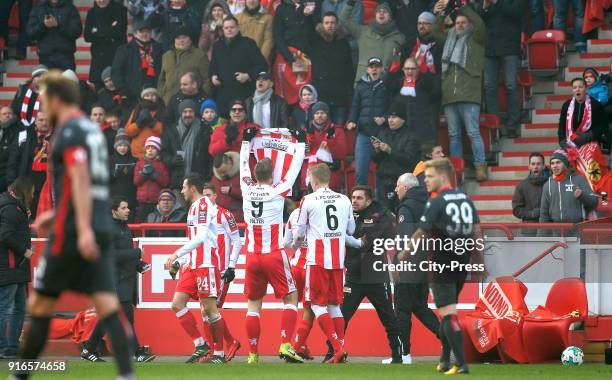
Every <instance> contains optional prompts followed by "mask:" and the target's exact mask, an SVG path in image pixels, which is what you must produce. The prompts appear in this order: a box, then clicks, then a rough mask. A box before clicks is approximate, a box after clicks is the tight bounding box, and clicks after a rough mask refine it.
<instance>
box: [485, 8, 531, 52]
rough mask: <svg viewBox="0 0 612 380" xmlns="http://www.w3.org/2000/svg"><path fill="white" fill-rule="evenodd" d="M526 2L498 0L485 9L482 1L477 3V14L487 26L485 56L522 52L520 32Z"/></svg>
mask: <svg viewBox="0 0 612 380" xmlns="http://www.w3.org/2000/svg"><path fill="white" fill-rule="evenodd" d="M526 4H527V2H526V1H525V0H498V1H497V3H496V4H493V3H491V4H490V5H489V7H488V8H487V9H486V10H485V9H483V8H482V2H481V3H480V4H479V7H478V9H479V14H480V16H481V17H482V19H483V20H484V22H485V25H486V26H487V44H486V47H485V55H486V56H487V57H502V56H505V55H518V56H520V55H521V54H522V49H521V32H522V28H523V23H522V21H523V16H524V15H525V9H526Z"/></svg>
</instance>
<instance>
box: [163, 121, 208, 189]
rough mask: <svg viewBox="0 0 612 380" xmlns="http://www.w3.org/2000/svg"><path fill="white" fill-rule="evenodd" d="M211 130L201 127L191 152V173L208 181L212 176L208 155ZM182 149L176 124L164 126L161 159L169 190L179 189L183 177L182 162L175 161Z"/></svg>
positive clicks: (183, 168)
mask: <svg viewBox="0 0 612 380" xmlns="http://www.w3.org/2000/svg"><path fill="white" fill-rule="evenodd" d="M211 133H212V132H211V130H210V128H209V127H207V126H205V125H202V126H201V127H200V131H199V132H198V135H197V136H196V138H195V145H194V147H193V152H192V161H191V172H192V173H198V174H200V175H202V176H203V177H204V179H205V180H207V181H208V180H209V179H210V177H211V176H212V158H211V156H210V154H209V153H208V146H209V145H210V135H211ZM179 150H183V149H182V143H181V137H180V135H179V132H178V129H177V128H176V124H173V125H170V126H165V127H164V133H163V135H162V150H161V159H162V161H163V162H164V165H166V167H167V168H168V171H169V172H170V188H171V189H180V188H181V186H182V184H183V178H184V177H185V165H184V161H177V159H176V157H177V153H176V152H178V151H179Z"/></svg>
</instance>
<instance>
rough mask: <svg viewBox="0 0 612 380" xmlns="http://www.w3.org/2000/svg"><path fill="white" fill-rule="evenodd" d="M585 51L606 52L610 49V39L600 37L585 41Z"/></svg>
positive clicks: (611, 40)
mask: <svg viewBox="0 0 612 380" xmlns="http://www.w3.org/2000/svg"><path fill="white" fill-rule="evenodd" d="M587 51H588V52H589V53H608V52H611V51H612V39H610V38H600V39H597V40H588V41H587Z"/></svg>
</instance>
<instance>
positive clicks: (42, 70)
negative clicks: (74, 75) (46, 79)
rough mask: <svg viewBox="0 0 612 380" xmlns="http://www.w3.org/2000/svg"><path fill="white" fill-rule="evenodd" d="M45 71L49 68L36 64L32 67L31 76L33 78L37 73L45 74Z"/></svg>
mask: <svg viewBox="0 0 612 380" xmlns="http://www.w3.org/2000/svg"><path fill="white" fill-rule="evenodd" d="M47 71H49V69H47V66H45V65H38V66H36V67H35V68H34V71H32V78H35V77H37V76H39V75H43V74H45V73H46V72H47Z"/></svg>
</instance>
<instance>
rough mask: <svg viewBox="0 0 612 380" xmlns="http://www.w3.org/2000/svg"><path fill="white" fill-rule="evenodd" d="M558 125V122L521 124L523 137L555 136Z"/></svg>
mask: <svg viewBox="0 0 612 380" xmlns="http://www.w3.org/2000/svg"><path fill="white" fill-rule="evenodd" d="M557 129H558V126H557V124H556V123H546V124H523V125H522V126H521V137H555V136H557Z"/></svg>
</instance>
